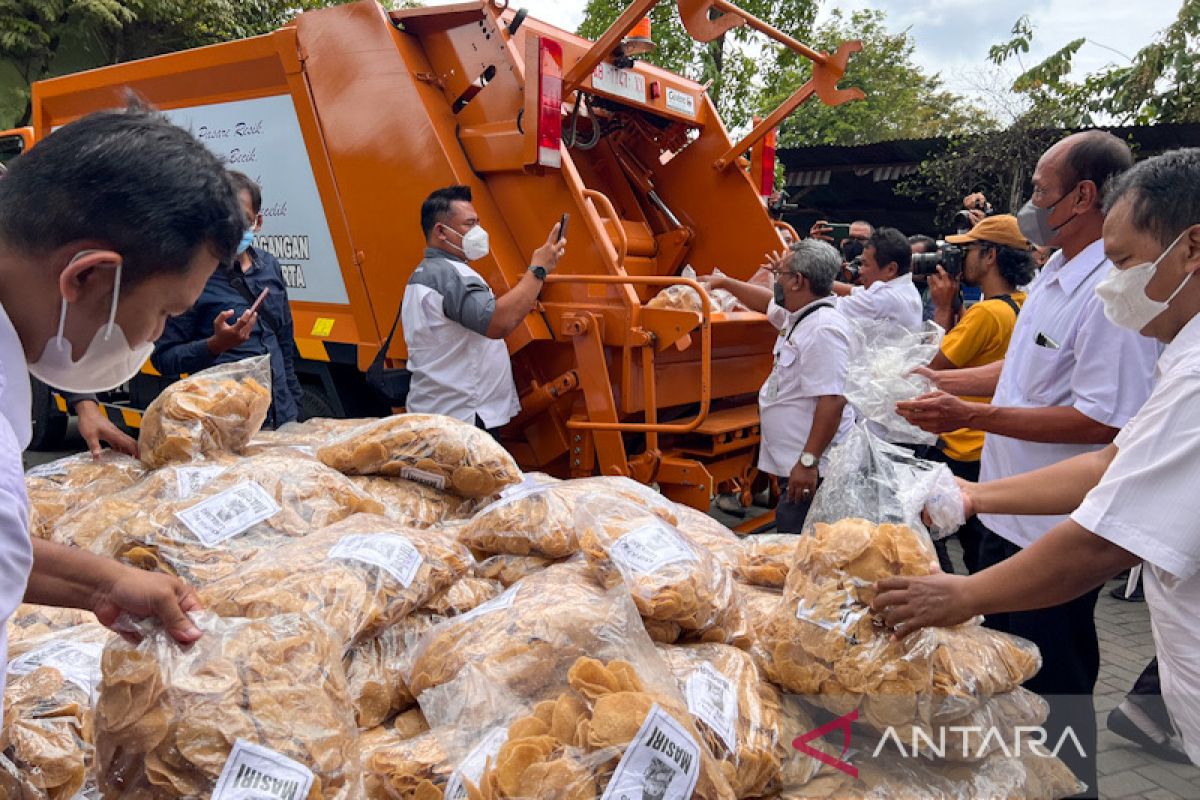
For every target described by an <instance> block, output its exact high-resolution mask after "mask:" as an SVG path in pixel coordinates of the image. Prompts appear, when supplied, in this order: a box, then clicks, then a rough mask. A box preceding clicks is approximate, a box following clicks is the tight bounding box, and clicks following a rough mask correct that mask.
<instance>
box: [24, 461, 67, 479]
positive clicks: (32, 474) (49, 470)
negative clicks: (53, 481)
mask: <svg viewBox="0 0 1200 800" xmlns="http://www.w3.org/2000/svg"><path fill="white" fill-rule="evenodd" d="M66 474H67V459H65V458H60V459H59V460H57V461H51V462H50V463H48V464H38V465H37V466H36V467H31V468H30V470H29V471H28V472H26V473H25V477H27V478H53V477H55V476H56V475H66Z"/></svg>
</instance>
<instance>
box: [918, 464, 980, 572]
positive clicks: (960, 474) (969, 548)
mask: <svg viewBox="0 0 1200 800" xmlns="http://www.w3.org/2000/svg"><path fill="white" fill-rule="evenodd" d="M922 457H923V458H925V459H927V460H929V461H937V462H938V463H940V464H945V465H946V466H948V467H949V468H950V472H952V473H954V476H955V477H956V478H962V479H963V480H964V481H971V482H972V483H978V482H979V462H978V461H956V460H955V459H953V458H950V457H948V456H947V455H946V454H945V453H943V452H942V451H941V450H939V449H938V448H936V447H930V448H929V450H928V451H927V452H926V453H925V454H924V456H922ZM986 532H987V528H986V527H985V526H984V524H983V523H982V522H980V521H979V517H971V518H970V519H969V520H967V521H966V522H965V523H963V526H962V527H961V528H959V529H958V531H957V532H955V533H952V534H950V535H951V536H957V537H958V541H959V543H960V544H961V545H962V549H963V566H965V567H966V568H967V574H969V575H974V574H975V573H976V572H979V569H980V567H979V545H980V543H981V542H982V541H983V535H984V533H986ZM946 538H947V539H948V538H949V537H946ZM933 548H934V549H935V550H936V551H937V557H938V564H940V565H941V567H942V572H954V565H953V564H952V563H950V553H949V552H948V551H947V550H946V539H942V540H940V541H936V542H934V543H933Z"/></svg>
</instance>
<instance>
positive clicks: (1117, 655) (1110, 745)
mask: <svg viewBox="0 0 1200 800" xmlns="http://www.w3.org/2000/svg"><path fill="white" fill-rule="evenodd" d="M67 447H68V448H72V449H70V450H68V451H67V452H60V453H30V454H27V455H26V459H25V460H26V468H28V467H30V466H33V465H34V464H40V463H44V462H46V461H50V460H53V459H55V458H59V457H61V456H63V455H68V454H70V453H74V452H79V451H80V450H82V449H83V447H82V442H81V441H79V440H78V439H77V438H73V439H71V440H69V441H68V444H67ZM714 515H715V516H717V517H718V518H719V519H721V520H722V521H723V522H725V523H726V524H730V525H732V524H736V523H737V522H740V520H738V519H734V518H732V517H730V516H728V515H726V514H722V513H720V512H717V511H714ZM950 549H951V555H952V556H953V558H954V559H955V563H956V564H957V565H958V568H959V570H960V571H963V570H962V561H961V552H960V551H958V550H957V542H956V541H951V543H950ZM1117 585H1118V582H1116V581H1114V582H1112V583H1110V584H1109V585H1108V587H1106V588H1105V590H1104V591H1102V592H1101V593H1100V601H1099V603H1098V605H1097V607H1096V628H1097V630H1098V632H1099V636H1100V678H1099V681H1098V683H1097V686H1096V718H1097V723H1098V727H1099V729H1100V738H1099V753H1098V756H1097V764H1096V767H1097V770H1098V771H1099V773H1100V797H1101V798H1103V799H1104V800H1125V798H1131V799H1132V798H1138V799H1141V798H1144V800H1200V768H1197V767H1195V766H1193V765H1191V764H1173V763H1170V762H1167V761H1163V760H1161V759H1158V758H1155V757H1154V756H1152V755H1150V754H1149V753H1147V752H1145V751H1144V750H1142V749H1141V748H1139V747H1137V746H1136V745H1133V744H1131V743H1129V742H1128V741H1126V740H1125V739H1122V738H1121V737H1119V736H1116V735H1114V734H1112V733H1110V732H1109V731H1108V729H1107V727H1106V720H1107V718H1108V712H1109V711H1111V710H1112V709H1113V708H1115V707H1116V706H1117V704H1118V703H1120V702H1121V700H1122V699H1123V698H1124V697H1125V693H1126V692H1128V691H1129V690H1130V689H1131V688H1132V687H1133V683H1134V681H1135V680H1137V677H1138V675H1139V674H1141V671H1142V670H1143V669H1144V668H1145V666H1146V665H1147V664H1148V663H1149V662H1150V659H1151V658H1153V657H1154V642H1153V640H1152V638H1151V633H1150V615H1149V611H1148V609H1147V608H1146V604H1145V603H1144V602H1143V603H1126V602H1122V601H1120V600H1114V599H1113V598H1111V597H1109V595H1108V589H1109V588H1111V587H1113V586H1117Z"/></svg>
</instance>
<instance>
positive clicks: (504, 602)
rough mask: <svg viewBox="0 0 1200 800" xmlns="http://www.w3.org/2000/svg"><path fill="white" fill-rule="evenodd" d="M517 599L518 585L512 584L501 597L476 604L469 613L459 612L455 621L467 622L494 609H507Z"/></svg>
mask: <svg viewBox="0 0 1200 800" xmlns="http://www.w3.org/2000/svg"><path fill="white" fill-rule="evenodd" d="M516 599H517V586H516V585H515V584H514V585H513V586H510V587H508V588H507V589H506V590H504V593H503V594H501V595H500V596H499V597H493V598H492V599H491V600H488V601H487V602H486V603H482V604H480V605H477V606H475V607H474V608H472V609H471V610H470V611H468V612H467V613H465V614H459V615H458V616H457V617H454V621H455V622H466V621H467V620H469V619H475V617H481V616H483V615H484V614H490V613H492V612H493V611H501V610H506V609H509V608H512V604H513V601H515V600H516Z"/></svg>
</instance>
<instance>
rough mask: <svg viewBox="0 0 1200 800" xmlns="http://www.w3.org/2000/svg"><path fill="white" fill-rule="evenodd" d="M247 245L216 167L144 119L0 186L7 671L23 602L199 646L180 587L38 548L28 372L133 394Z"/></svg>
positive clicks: (46, 545) (1, 619)
mask: <svg viewBox="0 0 1200 800" xmlns="http://www.w3.org/2000/svg"><path fill="white" fill-rule="evenodd" d="M241 235H242V214H241V209H240V208H239V207H238V202H237V197H236V196H235V194H234V191H233V185H232V184H231V182H230V179H229V176H228V174H227V173H226V172H225V169H224V167H222V166H221V163H220V162H219V161H217V159H216V157H215V156H213V155H212V154H211V153H209V151H208V150H206V149H205V148H204V146H203V145H201V144H200V143H199V142H198V141H196V140H195V139H194V138H192V136H190V135H189V134H188V133H187V132H186V131H184V130H182V129H180V128H177V127H175V126H173V125H171V124H170V123H169V122H168V121H167V120H166V119H165V118H163V117H161V116H160V115H158V114H155V113H149V112H146V111H143V110H139V109H136V108H131V109H130V110H128V111H123V112H119V111H108V112H101V113H97V114H91V115H88V116H86V117H83V118H82V119H80V120H78V121H76V122H72V123H70V124H68V125H64V126H63V127H61V128H59V129H58V130H57V131H55V132H54V133H52V134H51V135H50V136H48V137H46V138H45V139H43V140H42V141H41V142H39V143H38V144H37V146H36V147H34V148H33V149H31V150H30V151H29V152H28V153H25V154H24V155H22V156H21V157H20V158H19V159H17V160H16V161H15V162H14V163H13V164H12V166H11V168H10V169H9V170H8V172H7V174H6V175H4V177H3V178H0V663H5V662H6V661H7V657H6V641H5V630H6V623H7V620H8V617H9V616H11V615H12V613H13V611H14V609H15V608H16V607H17V605H18V604H19V603H20V602H22V600H24V601H26V602H30V603H41V604H45V605H52V606H70V607H75V608H82V609H89V610H91V611H93V612H94V613H95V615H96V617H97V619H98V620H99V621H100V622H102V623H104V624H106V625H112V624H114V623H115V622H116V620H117V618H118V617H119V616H120V615H121V614H122V613H125V612H128V613H130V614H133V615H134V616H135V617H150V616H154V617H158V618H159V619H160V620H161V621H162V623H163V624H164V626H165V627H166V628H167V630H169V631H170V633H171V634H172V635H173V636H174V637H175V638H176V639H177V640H179V641H181V642H192V641H195V640H196V639H198V638H199V637H200V635H201V634H200V631H199V630H198V629H197V628H196V626H195V625H194V624H193V623H192V622H191V620H190V619H189V618H188V616H187V612H189V611H192V610H195V609H198V608H199V605H200V604H199V601H198V599H197V597H196V593H195V592H194V591H193V590H192V589H191V588H189V587H188V586H186V585H185V584H184V583H183V582H182V581H181V580H179V579H178V578H176V577H174V576H170V575H166V574H163V573H159V572H147V571H144V570H140V569H136V568H134V567H131V566H127V565H125V564H120V563H118V562H116V561H114V560H112V559H109V558H103V557H101V556H98V555H95V554H92V553H88V552H86V551H83V550H79V549H77V548H74V547H66V546H63V545H59V544H54V543H51V542H48V541H45V540H43V539H33V540H32V541H31V539H30V535H29V525H28V523H29V502H28V497H27V495H26V492H25V481H24V472H23V469H22V463H21V452H22V451H23V450H24V449H25V447H26V446H27V445H28V444H29V441H30V437H31V434H32V430H31V427H30V419H31V417H30V386H29V375H30V373H32V374H33V375H34V376H35V377H37V378H38V379H40V380H41V381H43V382H44V383H46V384H48V385H50V386H53V387H55V388H57V389H61V390H63V391H69V392H77V393H86V392H95V391H107V390H109V389H112V388H115V387H116V386H117V385H119V384H121V383H124V382H125V381H128V380H129V379H130V378H131V377H133V375H134V374H135V373H136V372H137V371H138V369H139V368H140V367H141V366H142V364H143V363H145V361H146V358H147V357H148V356H149V352H150V350H152V349H153V347H154V340H155V339H157V338H158V336H159V335H160V334H161V333H162V330H163V324H164V322H165V321H166V319H167V317H168V316H170V315H172V314H180V313H183V312H184V311H186V310H188V309H189V308H191V306H192V304H193V303H194V302H195V301H196V298H197V297H199V295H200V291H201V289H203V288H204V284H205V282H206V281H207V280H208V276H209V275H211V274H212V272H213V270H214V269H215V268H216V266H217V263H218V261H222V260H225V261H227V260H229V259H231V258H232V257H233V254H234V250H235V249H236V247H237V243H238V240H239V239H240V238H241ZM3 680H4V678H3V672H2V671H0V688H2V686H3Z"/></svg>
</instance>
